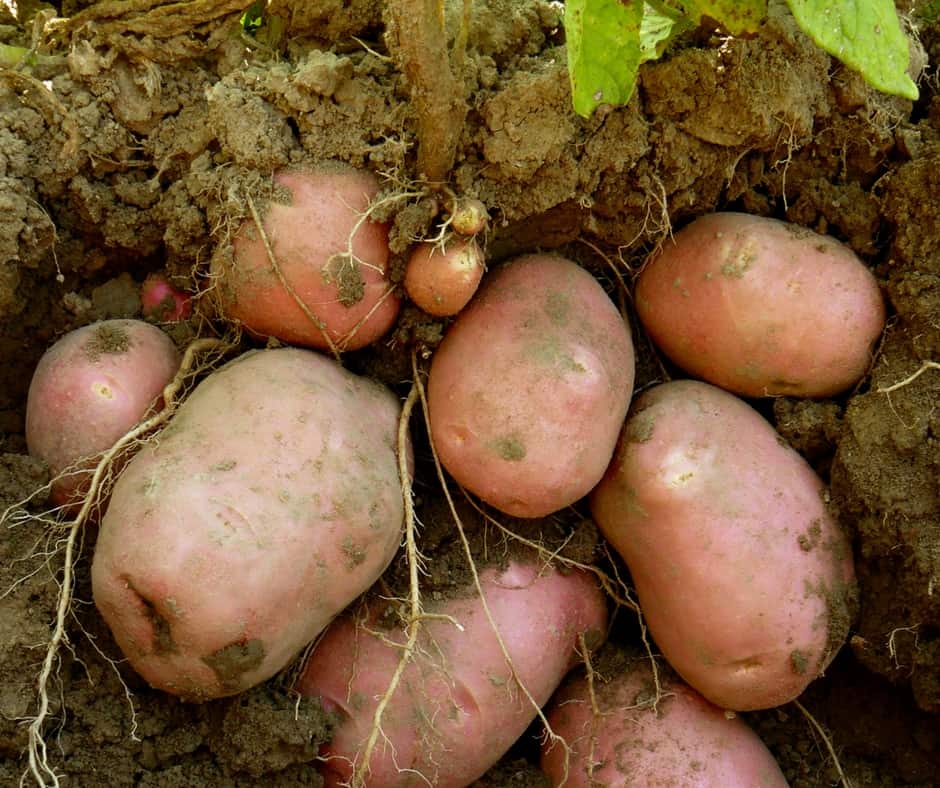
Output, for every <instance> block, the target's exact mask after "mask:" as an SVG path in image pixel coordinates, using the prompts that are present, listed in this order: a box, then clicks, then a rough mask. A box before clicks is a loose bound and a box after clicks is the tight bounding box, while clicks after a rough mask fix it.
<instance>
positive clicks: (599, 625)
mask: <svg viewBox="0 0 940 788" xmlns="http://www.w3.org/2000/svg"><path fill="white" fill-rule="evenodd" d="M481 585H482V587H483V589H484V594H485V596H486V600H487V604H488V605H489V607H490V610H491V612H492V615H493V619H494V621H495V622H496V625H497V627H498V628H499V631H500V634H501V635H502V637H503V640H504V641H505V644H506V647H507V650H508V652H509V654H510V656H511V657H512V660H513V662H514V664H515V668H516V671H515V676H516V678H518V679H519V680H521V681H522V682H523V684H524V685H525V686H526V688H527V689H528V690H529V692H530V693H531V694H532V696H533V698H534V699H535V701H536V702H537V703H538V704H539V705H540V706H541V705H543V704H544V703H545V702H546V701H547V700H548V698H549V697H550V696H551V694H552V692H553V691H554V690H555V688H556V687H557V686H558V684H559V683H560V682H561V680H562V678H563V677H564V675H565V673H567V671H568V670H569V669H570V668H571V667H572V666H573V664H574V663H575V662H576V661H577V660H578V659H579V657H578V655H577V652H576V648H577V647H578V636H579V634H582V633H583V634H584V635H585V640H586V643H587V644H588V645H589V647H592V646H596V645H599V641H601V640H602V639H603V636H604V632H605V629H606V621H607V609H606V604H605V601H604V595H603V593H602V592H601V591H600V589H599V588H598V587H597V584H596V583H595V582H594V580H593V579H592V577H591V576H590V575H589V574H588V573H586V572H580V571H576V572H568V573H566V574H561V573H559V572H557V571H556V570H554V569H552V568H550V567H546V566H544V565H539V566H535V565H531V564H525V563H512V564H510V566H509V567H508V568H507V569H505V570H503V571H497V570H495V569H487V570H484V571H483V572H481ZM426 611H427V612H428V613H433V614H439V615H447V616H453V617H454V619H456V620H457V621H458V622H459V623H460V624H461V626H462V627H463V631H459V630H458V629H457V628H456V627H455V626H454V625H453V624H452V623H450V622H449V621H444V620H442V619H440V618H438V619H431V618H429V619H427V620H426V621H425V623H424V624H423V625H422V635H421V639H420V641H419V651H418V652H417V654H416V656H415V659H414V660H413V661H412V662H411V663H410V664H409V666H408V667H407V668H406V670H405V673H404V675H403V676H402V680H401V684H400V685H399V687H398V690H397V692H396V693H395V695H394V696H393V697H392V700H391V702H390V703H389V705H388V706H387V707H386V709H385V713H384V716H383V720H384V721H383V731H384V732H385V734H386V735H387V737H388V742H387V743H386V744H385V745H382V744H381V743H380V745H379V746H378V747H377V748H376V750H375V751H374V753H373V755H372V759H371V761H370V767H371V771H370V774H369V779H368V781H367V785H368V786H375V787H376V788H405V786H418V785H428V784H430V785H436V786H442V787H443V788H448V787H450V788H454V787H456V786H465V785H469V784H470V783H471V782H473V781H474V780H475V779H477V778H478V777H479V776H481V775H482V774H483V773H484V772H485V771H486V770H487V769H488V768H490V767H491V766H492V765H493V764H495V763H496V762H497V761H498V760H499V759H500V758H501V757H502V756H503V754H504V753H505V752H506V751H507V750H508V749H509V747H510V746H511V745H512V744H513V742H515V741H516V740H517V739H518V738H519V737H520V736H521V735H522V734H523V733H524V731H525V729H526V728H527V727H528V725H529V723H531V722H532V720H533V719H535V715H536V710H535V708H533V706H532V705H531V703H530V702H529V701H528V700H527V699H526V698H525V696H524V694H523V693H522V692H521V691H520V690H519V688H518V686H517V684H516V679H515V678H513V674H512V672H511V671H510V669H509V667H508V665H507V663H506V660H505V658H504V657H503V653H502V651H501V650H500V647H499V643H498V641H497V639H496V636H495V634H494V633H493V630H492V628H491V627H490V624H489V622H488V621H487V618H486V616H485V613H484V610H483V605H482V604H481V602H480V600H479V597H478V596H477V595H476V593H475V592H474V591H473V590H472V589H467V595H466V596H464V597H461V598H456V599H451V600H449V601H445V602H437V603H432V604H429V605H427V607H426ZM377 618H378V617H377V616H376V615H375V611H373V616H372V619H373V620H372V621H370V624H369V626H370V627H371V628H373V629H375V628H377V625H376V624H375V620H374V619H377ZM383 634H387V635H388V637H391V638H392V639H393V640H394V641H396V642H398V643H404V641H405V639H406V638H405V634H404V633H403V632H401V631H397V632H388V633H383ZM400 654H401V651H400V649H398V648H395V647H393V646H390V645H388V644H387V643H384V642H382V640H380V639H379V638H378V637H376V635H374V634H370V633H369V632H368V631H367V630H366V629H365V628H363V627H357V625H356V622H355V620H354V619H353V618H352V617H351V616H349V615H347V616H344V617H343V618H341V619H338V620H337V621H336V622H334V623H333V625H332V626H331V627H330V628H329V629H328V630H327V631H326V634H325V635H324V636H323V639H322V640H321V641H320V642H319V643H318V644H317V648H316V650H315V651H314V652H313V654H312V655H311V656H310V660H309V661H308V663H307V665H306V667H305V669H304V672H303V674H302V676H301V678H300V681H299V682H298V685H297V689H298V690H299V691H300V692H301V693H302V694H304V695H308V696H313V697H319V698H320V699H321V701H322V702H323V704H324V706H325V707H326V708H329V709H332V710H335V711H337V712H338V713H339V714H340V716H341V718H342V720H341V722H340V724H339V727H338V728H337V729H336V733H335V735H334V737H333V740H332V742H330V744H328V745H326V747H325V748H324V749H323V750H322V751H321V756H323V757H325V758H326V760H325V762H324V763H323V765H322V766H321V771H322V773H323V777H324V780H325V782H326V785H327V786H328V788H333V787H334V786H339V785H346V784H347V783H348V780H349V778H350V777H351V776H352V771H353V769H352V763H353V761H355V760H356V759H357V758H358V757H359V755H358V754H359V752H360V750H361V749H362V747H363V746H364V745H365V741H366V739H367V737H368V733H369V730H370V726H371V723H372V719H373V714H374V712H375V709H376V707H377V705H378V702H379V698H381V697H382V695H383V694H384V692H385V689H386V688H387V687H388V685H389V682H390V680H391V677H392V674H393V673H394V671H395V669H396V666H397V664H398V660H399V656H400ZM445 669H446V674H445V673H444V672H443V671H444V670H445ZM419 773H420V775H423V777H422V776H419Z"/></svg>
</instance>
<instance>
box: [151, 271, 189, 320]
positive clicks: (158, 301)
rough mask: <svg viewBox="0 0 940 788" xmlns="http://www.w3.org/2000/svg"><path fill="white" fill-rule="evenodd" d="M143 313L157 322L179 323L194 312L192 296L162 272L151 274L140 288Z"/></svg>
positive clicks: (187, 318)
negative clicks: (171, 281)
mask: <svg viewBox="0 0 940 788" xmlns="http://www.w3.org/2000/svg"><path fill="white" fill-rule="evenodd" d="M140 305H141V311H142V312H143V315H144V317H145V318H147V319H148V320H152V321H154V322H156V323H178V322H179V321H181V320H189V318H190V316H191V315H192V313H193V301H192V297H191V296H190V295H189V294H188V293H186V292H184V291H182V290H180V289H179V288H178V287H176V286H175V285H173V284H171V283H170V281H169V280H168V279H167V278H166V277H165V276H163V275H161V274H150V276H148V277H147V278H146V279H145V280H144V283H143V285H141V288H140Z"/></svg>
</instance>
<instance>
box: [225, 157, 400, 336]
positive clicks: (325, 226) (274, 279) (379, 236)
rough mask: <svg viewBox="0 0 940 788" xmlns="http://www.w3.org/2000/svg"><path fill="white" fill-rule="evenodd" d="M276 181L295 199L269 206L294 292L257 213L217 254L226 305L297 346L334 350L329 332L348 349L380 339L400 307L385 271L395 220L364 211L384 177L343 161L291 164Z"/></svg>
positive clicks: (231, 314) (229, 312)
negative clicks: (314, 166) (306, 166)
mask: <svg viewBox="0 0 940 788" xmlns="http://www.w3.org/2000/svg"><path fill="white" fill-rule="evenodd" d="M274 180H275V182H276V184H277V185H278V186H279V187H281V189H282V190H283V192H285V193H286V198H285V201H283V202H281V201H278V200H277V199H275V200H274V201H272V202H271V203H270V204H269V205H268V206H267V208H266V210H265V213H264V219H263V227H264V231H265V234H266V235H267V236H268V241H269V242H270V247H271V252H272V253H273V256H274V259H275V260H276V262H277V269H279V270H280V273H281V274H282V276H283V278H284V280H286V282H287V283H288V284H289V286H290V290H293V294H292V293H291V292H290V290H289V289H287V288H285V287H284V285H283V283H282V281H281V277H279V276H278V275H277V269H275V267H274V265H273V264H272V262H271V259H270V256H269V254H268V250H267V249H266V248H265V244H264V240H263V239H262V237H261V234H260V233H259V232H258V228H257V227H256V226H255V223H254V221H253V220H252V219H248V220H247V221H246V222H245V223H244V224H243V225H242V226H241V227H240V228H239V230H238V232H237V233H236V234H235V238H234V240H233V242H232V244H231V247H230V248H229V247H227V246H225V245H223V246H221V247H220V248H219V249H217V250H216V254H215V255H213V260H212V274H213V276H214V277H215V279H216V293H217V294H218V298H219V302H220V309H221V312H222V314H223V315H224V316H225V317H226V318H228V319H230V320H235V321H237V322H239V323H241V324H243V325H244V326H245V327H246V328H248V329H250V330H251V331H253V332H254V333H256V334H261V335H265V336H273V337H277V338H278V339H282V340H284V341H285V342H290V343H292V344H295V345H304V346H306V347H313V348H319V349H325V348H328V347H329V342H328V341H327V338H326V336H327V335H329V337H330V340H331V341H332V342H333V343H334V344H335V345H336V347H338V348H339V349H340V350H355V349H357V348H361V347H364V346H365V345H368V344H370V343H372V342H374V341H375V340H376V339H378V338H379V337H381V336H382V335H383V334H384V333H386V332H387V331H388V329H389V328H390V327H391V326H392V324H393V323H394V322H395V318H396V317H397V316H398V308H399V298H398V296H397V295H396V294H395V292H394V291H393V289H392V285H391V284H390V283H389V281H388V278H387V275H386V274H387V266H388V255H389V251H388V229H387V227H386V226H385V225H384V224H379V223H377V222H373V221H371V220H369V219H365V220H363V219H362V217H363V214H364V212H365V211H366V210H367V209H368V207H369V203H370V201H371V200H372V199H373V198H374V197H375V195H376V194H377V192H378V182H377V181H376V179H375V178H374V177H373V176H372V175H371V174H369V173H367V172H360V171H357V170H354V169H352V168H350V167H346V166H345V165H339V164H332V165H329V166H325V165H324V166H322V167H321V168H320V169H318V170H314V171H309V170H282V171H281V172H279V173H277V174H276V175H275V177H274ZM276 197H277V195H276ZM350 238H351V239H352V246H351V249H352V256H350V255H349V254H348V249H349V241H350ZM295 296H296V298H295ZM297 299H299V300H300V301H302V302H303V304H304V308H302V307H301V306H300V305H298V303H297Z"/></svg>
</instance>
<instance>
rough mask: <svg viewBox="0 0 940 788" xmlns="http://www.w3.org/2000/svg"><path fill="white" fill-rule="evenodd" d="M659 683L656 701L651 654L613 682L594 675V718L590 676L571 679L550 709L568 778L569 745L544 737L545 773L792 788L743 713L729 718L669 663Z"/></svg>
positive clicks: (573, 785) (572, 779)
mask: <svg viewBox="0 0 940 788" xmlns="http://www.w3.org/2000/svg"><path fill="white" fill-rule="evenodd" d="M659 684H660V689H661V691H662V694H661V696H660V697H659V700H658V701H656V697H657V695H656V683H655V681H654V680H653V672H652V670H650V667H649V662H648V661H647V660H646V659H642V660H641V661H639V662H634V663H632V664H631V665H629V666H627V667H626V669H625V670H624V671H623V672H621V673H617V674H615V675H612V676H610V678H609V679H608V680H605V679H604V673H603V671H602V672H601V673H600V674H597V673H595V683H594V688H593V695H594V701H595V702H596V704H597V709H596V715H597V716H595V710H594V708H593V705H592V701H591V690H590V688H589V685H588V681H587V679H586V678H585V677H584V676H583V675H579V676H575V677H573V678H572V679H570V680H568V681H566V682H565V684H564V685H563V686H562V687H561V689H559V690H558V692H556V693H555V695H554V696H553V697H552V701H551V704H550V705H549V708H548V709H547V712H546V715H547V717H548V721H549V724H550V725H551V726H552V730H553V731H554V732H555V733H556V734H558V735H559V736H561V737H562V738H563V739H564V740H565V741H566V742H567V743H568V745H569V746H570V747H571V754H570V755H569V756H568V763H567V767H568V774H567V781H565V779H564V778H565V751H564V749H563V748H562V747H561V746H560V745H559V744H556V743H553V742H551V741H548V740H545V741H543V744H542V760H541V765H542V771H543V772H545V774H546V775H547V776H548V778H549V780H550V781H551V784H552V786H556V787H557V786H561V785H564V786H565V787H566V788H594V787H595V786H627V785H631V786H653V785H657V786H676V788H679V787H680V786H681V788H713V787H715V788H717V787H718V786H720V788H786V786H787V781H786V779H785V778H784V776H783V774H782V773H781V771H780V767H779V766H778V765H777V762H776V761H775V760H774V758H773V756H772V755H771V754H770V752H769V751H768V750H767V748H766V747H765V746H764V743H763V742H762V741H761V740H760V739H759V738H758V736H757V735H756V734H755V733H754V731H752V730H751V729H750V728H749V727H748V726H747V724H746V723H745V722H744V721H743V720H741V718H740V717H728V716H726V714H725V712H724V711H722V710H721V709H719V708H718V707H717V706H713V705H712V704H711V703H709V702H708V701H707V700H705V699H704V698H703V697H702V696H701V695H699V694H698V693H697V692H695V690H693V689H691V688H690V687H688V686H686V685H685V684H683V683H682V682H681V681H679V680H677V679H675V678H674V677H672V676H671V675H668V674H666V672H665V671H663V670H662V668H661V669H660V676H659ZM654 702H655V707H654Z"/></svg>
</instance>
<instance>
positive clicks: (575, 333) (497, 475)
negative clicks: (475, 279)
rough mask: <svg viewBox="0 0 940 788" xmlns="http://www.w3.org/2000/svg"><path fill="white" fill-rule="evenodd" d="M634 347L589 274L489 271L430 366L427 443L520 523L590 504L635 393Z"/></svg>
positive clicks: (543, 266) (550, 262)
mask: <svg viewBox="0 0 940 788" xmlns="http://www.w3.org/2000/svg"><path fill="white" fill-rule="evenodd" d="M633 374H634V359H633V342H632V340H631V338H630V332H629V329H628V328H627V326H626V324H625V323H624V321H623V318H622V317H621V315H620V313H619V312H618V311H617V309H616V307H614V305H613V303H612V302H611V301H610V299H609V298H608V297H607V294H606V293H605V292H604V290H603V288H602V287H601V286H600V284H598V282H597V280H595V279H594V277H593V276H591V275H590V274H589V273H588V272H587V271H585V270H584V269H583V268H581V267H580V266H578V265H577V264H575V263H573V262H571V261H570V260H566V259H564V258H562V257H556V256H551V255H542V254H533V255H526V256H524V257H520V258H517V259H516V260H514V261H512V262H510V263H509V264H508V265H506V266H504V267H502V268H500V269H497V270H495V271H493V272H491V273H490V274H489V275H488V277H487V279H486V281H484V283H483V286H482V287H481V289H480V291H479V292H478V293H477V296H476V297H475V298H474V299H473V300H472V301H471V302H470V305H469V306H468V307H467V308H466V309H465V310H464V311H463V312H461V313H460V315H459V316H458V317H457V319H456V321H455V322H454V324H453V325H452V326H451V328H450V330H449V331H448V332H447V334H446V336H445V337H444V341H443V342H442V343H441V345H440V347H439V348H438V349H437V352H436V353H435V354H434V360H433V362H432V365H431V372H430V376H429V378H428V404H429V408H430V424H431V434H432V437H433V440H434V446H435V448H436V450H437V453H438V455H439V456H440V459H441V461H442V463H443V464H444V466H445V467H446V468H447V470H448V471H449V472H450V474H451V475H452V476H453V477H454V478H455V479H456V480H457V482H458V483H460V484H461V485H463V486H464V487H465V488H467V489H468V490H470V491H471V492H473V493H476V494H477V495H478V496H480V498H482V499H483V500H484V501H486V502H487V503H489V504H491V505H493V506H495V507H496V508H497V509H500V510H502V511H503V512H506V513H507V514H510V515H514V516H517V517H541V516H544V515H547V514H550V513H551V512H555V511H557V510H559V509H562V508H564V507H565V506H568V505H569V504H572V503H574V502H575V501H577V500H578V499H579V498H581V497H582V496H584V495H587V493H588V492H590V490H591V488H593V487H594V485H595V484H597V482H598V481H599V480H600V478H601V476H602V475H603V473H604V469H605V468H606V467H607V464H608V462H609V461H610V457H611V454H612V453H613V450H614V445H615V444H616V442H617V434H618V432H619V431H620V427H621V425H622V423H623V418H624V416H625V415H626V412H627V408H628V406H629V404H630V397H631V395H632V392H633Z"/></svg>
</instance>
